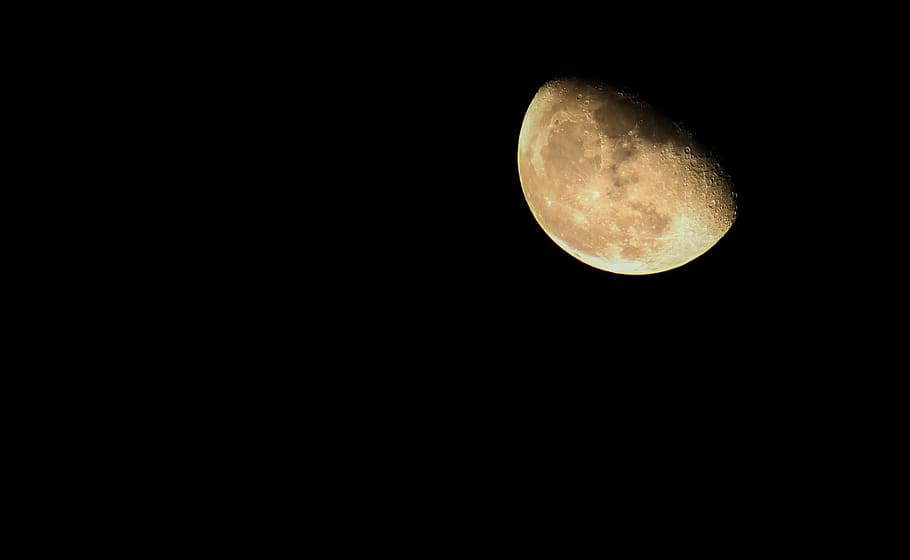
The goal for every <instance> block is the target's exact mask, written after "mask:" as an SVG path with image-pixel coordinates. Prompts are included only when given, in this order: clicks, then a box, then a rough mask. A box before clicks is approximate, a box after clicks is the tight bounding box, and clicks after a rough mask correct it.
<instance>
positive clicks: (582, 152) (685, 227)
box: [518, 80, 736, 274]
mask: <svg viewBox="0 0 910 560" xmlns="http://www.w3.org/2000/svg"><path fill="white" fill-rule="evenodd" d="M518 172H519V175H520V177H521V186H522V189H523V190H524V195H525V199H526V200H527V202H528V205H529V206H530V208H531V212H532V213H533V214H534V217H535V218H536V219H537V222H538V223H539V224H540V226H541V227H542V228H543V230H544V231H545V232H546V233H547V235H549V236H550V238H551V239H552V240H553V241H554V242H556V244H557V245H559V246H560V247H561V248H562V249H564V250H565V251H566V252H568V253H569V254H571V255H572V256H574V257H575V258H577V259H578V260H580V261H582V262H584V263H587V264H589V265H591V266H593V267H595V268H599V269H601V270H608V271H610V272H616V273H621V274H652V273H656V272H663V271H666V270H670V269H672V268H676V267H678V266H681V265H683V264H685V263H687V262H689V261H691V260H692V259H695V258H696V257H698V256H699V255H702V254H703V253H705V252H706V251H707V250H708V249H710V248H711V247H712V246H713V245H714V244H715V243H717V241H718V240H719V239H720V238H721V237H723V235H724V234H725V233H726V232H727V230H729V229H730V226H731V225H733V220H734V219H735V217H736V210H735V200H734V199H735V194H734V193H733V189H732V185H731V183H730V181H729V179H728V178H727V176H726V175H725V174H724V173H723V171H722V170H721V169H720V167H719V166H718V165H717V163H716V161H714V160H713V159H712V158H711V157H710V155H709V154H707V153H706V152H705V150H704V149H702V148H701V147H700V146H699V145H698V144H697V143H696V142H695V141H694V139H693V138H691V135H689V134H688V133H687V132H686V131H684V130H682V129H681V128H680V127H679V126H677V125H675V124H674V123H672V122H670V121H669V120H668V119H666V118H664V117H663V116H661V115H659V114H657V113H656V112H655V111H654V110H653V109H652V108H651V107H650V106H649V105H648V104H646V103H645V102H644V101H642V100H640V99H635V98H632V97H630V96H625V95H623V94H622V93H621V92H618V91H615V90H613V89H611V88H609V87H608V86H606V85H604V84H600V83H596V82H589V81H582V80H556V81H553V82H549V83H547V84H545V85H544V86H543V87H541V88H540V90H539V91H538V92H537V95H536V96H535V97H534V99H533V100H532V101H531V105H530V106H529V107H528V110H527V113H526V114H525V118H524V122H523V123H522V126H521V134H520V136H519V141H518Z"/></svg>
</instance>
